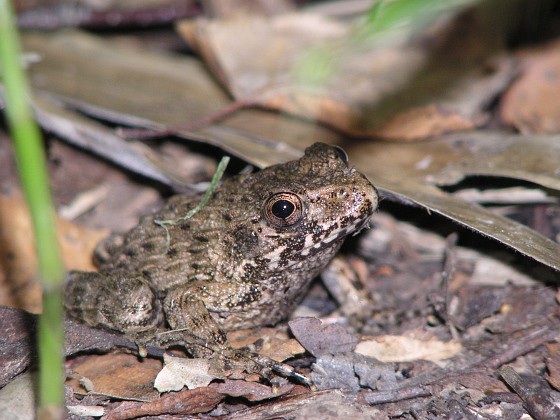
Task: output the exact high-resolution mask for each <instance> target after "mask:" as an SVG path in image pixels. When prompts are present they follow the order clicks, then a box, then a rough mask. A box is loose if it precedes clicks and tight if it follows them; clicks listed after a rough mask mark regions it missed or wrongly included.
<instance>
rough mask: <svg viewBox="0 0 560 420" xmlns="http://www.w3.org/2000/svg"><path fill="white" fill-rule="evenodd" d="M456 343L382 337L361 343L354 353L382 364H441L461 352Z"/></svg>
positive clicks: (390, 336) (459, 345) (389, 336)
mask: <svg viewBox="0 0 560 420" xmlns="http://www.w3.org/2000/svg"><path fill="white" fill-rule="evenodd" d="M461 348H462V346H461V344H460V343H458V342H457V341H453V340H451V341H447V342H443V341H439V340H437V339H432V340H417V339H414V338H410V337H405V336H397V335H384V336H378V337H374V338H373V339H368V340H364V341H361V342H360V343H358V345H357V346H356V350H355V352H356V353H359V354H363V355H365V356H370V357H375V358H376V359H378V360H380V361H382V362H409V361H413V360H429V361H432V362H434V363H441V362H442V361H444V360H447V359H450V358H452V357H453V356H455V355H456V354H457V353H459V352H460V351H461Z"/></svg>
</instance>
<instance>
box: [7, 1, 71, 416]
mask: <svg viewBox="0 0 560 420" xmlns="http://www.w3.org/2000/svg"><path fill="white" fill-rule="evenodd" d="M0 74H1V78H2V84H3V86H4V94H5V99H6V109H5V114H6V118H7V121H8V124H9V127H10V132H11V136H12V139H13V142H14V149H15V153H16V158H17V162H18V169H19V173H20V179H21V184H22V188H23V191H24V194H25V197H26V199H27V202H28V205H29V209H30V212H31V217H32V221H33V227H34V232H35V240H36V249H37V256H38V259H39V276H40V278H41V280H42V282H43V288H44V297H43V313H42V314H41V316H40V317H39V331H38V347H39V363H40V364H39V407H40V413H42V415H41V417H44V418H47V417H48V418H53V417H61V415H62V407H63V402H64V392H63V385H62V381H63V346H64V327H63V307H62V284H63V279H64V268H63V265H62V262H61V259H60V253H59V248H58V243H57V237H56V224H55V213H54V207H53V203H52V198H51V193H50V188H49V184H48V174H47V167H46V159H45V151H44V149H43V143H42V141H41V135H40V131H39V128H38V127H37V124H36V123H35V121H34V118H33V114H32V111H31V109H30V107H29V103H28V101H29V98H30V93H29V88H28V85H27V80H26V77H25V74H24V72H23V70H22V66H21V53H20V47H19V39H18V34H17V30H16V26H15V20H14V13H13V9H12V5H11V3H10V2H9V1H8V0H0Z"/></svg>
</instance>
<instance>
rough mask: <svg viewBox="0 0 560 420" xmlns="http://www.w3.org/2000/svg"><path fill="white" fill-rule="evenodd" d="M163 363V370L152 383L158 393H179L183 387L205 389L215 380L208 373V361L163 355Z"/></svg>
mask: <svg viewBox="0 0 560 420" xmlns="http://www.w3.org/2000/svg"><path fill="white" fill-rule="evenodd" d="M163 362H164V366H163V369H162V370H161V371H160V372H159V373H158V375H157V377H156V379H155V382H154V388H156V389H157V390H158V391H159V392H169V391H180V390H181V389H182V388H183V387H184V386H186V387H187V388H188V389H193V388H200V387H205V386H208V385H209V384H210V382H212V380H213V379H216V377H215V376H213V375H211V374H210V373H209V371H210V361H209V360H208V359H186V358H184V357H173V356H171V355H169V354H167V353H164V355H163Z"/></svg>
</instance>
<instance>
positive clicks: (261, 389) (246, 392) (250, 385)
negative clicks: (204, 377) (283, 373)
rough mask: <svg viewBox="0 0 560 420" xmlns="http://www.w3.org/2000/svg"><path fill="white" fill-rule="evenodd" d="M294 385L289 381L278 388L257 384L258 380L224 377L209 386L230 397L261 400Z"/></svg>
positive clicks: (275, 395)
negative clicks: (249, 380)
mask: <svg viewBox="0 0 560 420" xmlns="http://www.w3.org/2000/svg"><path fill="white" fill-rule="evenodd" d="M295 386H296V385H294V384H291V383H284V384H283V385H281V386H280V388H278V389H273V388H272V387H270V386H267V385H264V384H259V383H258V382H248V381H236V380H231V379H226V380H225V381H224V382H222V383H214V384H212V385H210V388H212V389H215V390H216V391H218V392H219V393H221V394H224V395H229V396H231V397H243V398H246V399H248V400H249V401H262V400H267V399H270V398H276V397H279V396H281V395H284V394H286V393H288V392H290V391H291V390H292V389H294V387H295ZM300 388H302V387H300Z"/></svg>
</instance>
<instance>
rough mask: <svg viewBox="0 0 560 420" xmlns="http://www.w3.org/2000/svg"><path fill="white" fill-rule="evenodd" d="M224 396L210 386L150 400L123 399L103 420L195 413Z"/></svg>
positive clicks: (213, 404) (217, 401)
mask: <svg viewBox="0 0 560 420" xmlns="http://www.w3.org/2000/svg"><path fill="white" fill-rule="evenodd" d="M223 398H224V396H223V395H222V394H220V393H219V392H217V391H216V390H214V389H212V388H196V389H193V390H188V389H185V390H183V391H180V392H170V393H168V394H165V395H164V396H163V397H161V398H159V399H157V400H155V401H150V402H136V401H125V402H122V403H120V404H119V405H118V406H117V407H116V408H114V409H112V410H111V411H110V412H108V413H107V414H106V416H105V417H104V419H105V420H121V419H122V420H124V419H132V418H136V417H144V416H157V415H161V414H180V415H183V416H185V415H187V414H196V413H204V412H206V411H210V410H211V409H213V408H214V407H215V406H216V405H218V403H219V402H220V401H221V400H222V399H223Z"/></svg>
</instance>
